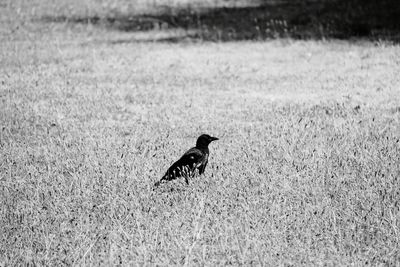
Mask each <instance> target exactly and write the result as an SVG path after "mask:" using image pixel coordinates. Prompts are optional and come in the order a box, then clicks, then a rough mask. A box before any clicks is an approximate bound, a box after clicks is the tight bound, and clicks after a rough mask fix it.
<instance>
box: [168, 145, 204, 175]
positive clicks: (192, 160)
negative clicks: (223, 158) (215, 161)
mask: <svg viewBox="0 0 400 267" xmlns="http://www.w3.org/2000/svg"><path fill="white" fill-rule="evenodd" d="M203 158H204V154H203V152H202V151H201V150H200V149H197V148H195V147H193V148H191V149H189V150H188V151H186V153H185V154H183V156H182V157H181V158H180V159H179V160H178V161H176V162H175V163H174V164H172V166H171V167H169V169H168V172H167V173H169V174H175V175H176V176H181V175H182V172H183V171H193V170H194V168H197V167H198V166H199V164H201V162H202V160H203ZM185 169H186V170H185Z"/></svg>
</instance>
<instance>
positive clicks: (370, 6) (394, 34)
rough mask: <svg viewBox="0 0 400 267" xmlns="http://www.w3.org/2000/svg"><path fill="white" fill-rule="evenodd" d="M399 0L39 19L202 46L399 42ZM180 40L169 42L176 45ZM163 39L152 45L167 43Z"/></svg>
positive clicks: (334, 0) (335, 0) (266, 4)
mask: <svg viewBox="0 0 400 267" xmlns="http://www.w3.org/2000/svg"><path fill="white" fill-rule="evenodd" d="M398 1H399V0H319V1H316V0H315V1H300V0H298V1H279V2H276V1H275V3H271V2H270V1H268V0H265V1H263V2H261V3H260V4H259V5H258V6H255V7H254V6H251V7H250V6H249V7H237V8H207V9H205V8H203V9H197V10H196V9H191V8H186V9H179V10H174V12H161V13H158V14H149V15H132V16H129V15H121V16H118V15H113V16H112V17H103V18H101V17H84V18H76V17H44V18H42V19H43V20H44V21H47V22H70V23H90V24H94V25H104V26H106V27H109V28H111V29H116V30H120V31H126V32H138V31H142V32H143V31H151V30H161V31H163V30H173V29H181V30H184V31H187V33H188V34H187V36H186V38H191V39H199V40H205V41H232V40H264V39H271V38H295V39H325V38H339V39H354V38H364V39H365V38H366V39H371V40H382V39H383V40H389V41H393V42H396V43H398V42H399V41H400V2H398ZM186 38H182V37H178V38H175V37H171V38H170V41H171V42H179V40H181V39H186ZM168 40H169V39H168V38H162V40H157V39H156V40H154V41H168Z"/></svg>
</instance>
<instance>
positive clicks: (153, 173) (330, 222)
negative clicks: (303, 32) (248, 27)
mask: <svg viewBox="0 0 400 267" xmlns="http://www.w3.org/2000/svg"><path fill="white" fill-rule="evenodd" d="M20 2H21V1H20ZM22 3H25V4H24V5H22V4H21V5H20V6H19V9H16V8H15V6H13V5H14V4H13V2H12V1H9V2H8V4H5V5H3V6H2V7H1V14H2V15H3V16H2V17H3V18H7V19H3V20H2V21H1V28H2V29H1V31H0V34H1V35H0V38H1V39H0V47H1V50H0V73H1V76H0V83H1V85H0V125H1V131H0V149H1V150H0V151H1V153H0V157H1V158H0V229H1V230H0V265H1V266H10V265H26V264H29V263H30V264H33V265H49V266H56V265H103V266H105V265H120V264H121V265H164V266H165V265H192V266H197V265H207V266H214V265H269V266H276V265H279V266H302V265H303V266H310V265H324V266H326V265H327V266H337V265H356V266H362V265H380V266H390V265H397V266H399V265H400V233H399V231H400V202H399V201H400V186H399V183H400V181H399V178H400V164H399V159H400V141H399V140H400V134H399V133H400V91H399V90H400V76H399V71H400V47H399V46H395V45H391V44H389V43H384V42H375V43H372V42H365V41H354V42H347V41H334V40H331V41H295V40H291V39H281V40H273V41H272V40H271V41H263V42H260V41H258V42H224V43H218V42H191V41H182V42H177V43H171V42H159V41H157V40H158V38H159V36H164V35H169V34H179V32H178V33H177V32H174V33H170V32H164V31H150V32H145V33H144V32H119V31H116V30H110V29H108V28H105V27H101V26H94V25H90V24H70V23H44V22H40V21H38V20H32V18H37V17H38V16H39V15H38V14H41V13H40V12H39V11H40V10H39V11H38V10H36V11H35V12H32V10H33V9H30V8H29V5H28V7H27V6H26V5H27V3H29V2H23V1H22ZM64 11H65V10H64ZM49 12H50V11H46V12H45V13H46V14H48V13H49ZM201 133H209V134H211V135H214V136H217V137H219V138H220V140H219V141H217V142H215V143H212V144H211V146H210V150H211V156H210V162H209V165H208V167H207V169H206V172H205V175H203V176H200V177H196V178H194V179H193V180H191V183H190V185H189V186H186V184H185V183H184V182H183V181H174V182H171V183H169V184H166V185H165V186H162V187H160V188H158V189H157V190H155V191H153V188H152V185H153V184H154V182H155V181H157V180H158V179H159V178H160V177H161V176H162V174H163V173H164V171H165V170H166V168H167V167H168V166H169V165H170V164H171V163H172V162H173V161H174V160H175V159H177V158H178V157H179V156H180V155H181V154H182V153H183V152H184V151H185V150H186V149H187V148H189V147H191V146H193V145H194V144H195V140H196V138H197V136H198V135H200V134H201Z"/></svg>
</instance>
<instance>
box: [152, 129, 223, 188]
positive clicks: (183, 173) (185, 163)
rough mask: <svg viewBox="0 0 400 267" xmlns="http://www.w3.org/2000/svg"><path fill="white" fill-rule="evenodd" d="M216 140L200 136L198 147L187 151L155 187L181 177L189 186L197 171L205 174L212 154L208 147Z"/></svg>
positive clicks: (207, 136) (203, 135)
mask: <svg viewBox="0 0 400 267" xmlns="http://www.w3.org/2000/svg"><path fill="white" fill-rule="evenodd" d="M215 140H218V138H216V137H212V136H209V135H208V134H202V135H200V136H199V138H197V142H196V146H195V147H192V148H191V149H189V150H188V151H186V153H185V154H183V156H182V157H181V158H180V159H179V160H178V161H176V162H175V163H174V164H172V166H171V167H169V168H168V170H167V172H166V173H165V174H164V176H163V177H162V178H161V180H160V181H158V182H157V183H155V184H154V186H159V185H160V184H161V182H163V181H171V180H174V179H176V178H179V177H184V178H185V181H186V184H189V180H188V177H192V176H193V175H194V174H195V171H196V169H197V170H198V171H199V174H203V172H204V170H205V169H206V166H207V162H208V155H209V153H210V151H209V150H208V145H209V144H210V143H211V142H212V141H215Z"/></svg>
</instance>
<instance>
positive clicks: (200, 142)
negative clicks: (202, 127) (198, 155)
mask: <svg viewBox="0 0 400 267" xmlns="http://www.w3.org/2000/svg"><path fill="white" fill-rule="evenodd" d="M216 140H218V138H217V137H212V136H209V135H208V134H202V135H200V136H199V138H197V142H196V147H197V148H202V147H208V145H209V144H210V143H211V142H212V141H216Z"/></svg>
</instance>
